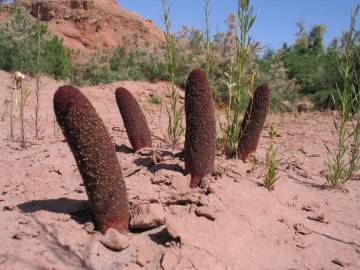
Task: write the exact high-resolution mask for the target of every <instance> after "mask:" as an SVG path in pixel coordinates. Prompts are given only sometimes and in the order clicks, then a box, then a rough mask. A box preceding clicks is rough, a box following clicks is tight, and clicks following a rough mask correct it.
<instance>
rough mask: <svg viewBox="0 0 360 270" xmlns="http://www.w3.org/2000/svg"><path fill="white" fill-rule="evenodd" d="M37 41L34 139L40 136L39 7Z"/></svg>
mask: <svg viewBox="0 0 360 270" xmlns="http://www.w3.org/2000/svg"><path fill="white" fill-rule="evenodd" d="M37 13H38V16H37V18H38V24H37V25H38V29H37V30H38V43H37V56H36V65H37V71H36V88H35V107H34V117H33V119H34V123H33V125H34V132H35V139H37V140H38V139H39V138H40V133H41V127H40V62H41V59H40V56H41V29H40V20H39V18H40V16H39V15H40V8H38V12H37Z"/></svg>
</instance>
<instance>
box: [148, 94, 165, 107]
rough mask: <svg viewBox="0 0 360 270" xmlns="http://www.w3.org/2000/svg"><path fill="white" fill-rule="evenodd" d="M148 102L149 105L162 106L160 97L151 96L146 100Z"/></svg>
mask: <svg viewBox="0 0 360 270" xmlns="http://www.w3.org/2000/svg"><path fill="white" fill-rule="evenodd" d="M148 102H149V103H150V104H155V105H161V104H162V98H161V97H160V96H157V95H153V96H151V97H150V98H149V99H148Z"/></svg>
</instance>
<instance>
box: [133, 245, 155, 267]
mask: <svg viewBox="0 0 360 270" xmlns="http://www.w3.org/2000/svg"><path fill="white" fill-rule="evenodd" d="M154 257H155V252H154V251H153V250H151V249H150V248H145V247H140V248H139V249H138V252H137V259H136V263H137V264H138V265H140V266H142V267H143V266H145V264H147V263H148V262H150V261H152V260H153V259H154Z"/></svg>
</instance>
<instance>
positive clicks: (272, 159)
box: [264, 123, 279, 191]
mask: <svg viewBox="0 0 360 270" xmlns="http://www.w3.org/2000/svg"><path fill="white" fill-rule="evenodd" d="M275 136H276V126H275V124H274V123H272V124H271V127H270V131H269V146H268V149H267V151H266V163H265V170H266V175H265V179H264V186H265V187H266V188H267V189H268V190H269V191H271V190H273V189H274V185H275V183H276V181H277V180H278V164H279V161H278V159H277V148H276V147H275V146H274V138H275Z"/></svg>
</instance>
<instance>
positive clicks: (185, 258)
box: [0, 71, 360, 270]
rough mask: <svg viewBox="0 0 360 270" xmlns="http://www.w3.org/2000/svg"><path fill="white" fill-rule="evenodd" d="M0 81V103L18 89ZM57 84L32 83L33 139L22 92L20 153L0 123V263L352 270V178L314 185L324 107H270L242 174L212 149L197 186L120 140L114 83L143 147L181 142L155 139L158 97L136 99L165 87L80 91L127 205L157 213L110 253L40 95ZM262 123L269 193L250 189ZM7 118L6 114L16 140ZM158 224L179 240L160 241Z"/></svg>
mask: <svg viewBox="0 0 360 270" xmlns="http://www.w3.org/2000/svg"><path fill="white" fill-rule="evenodd" d="M0 78H1V82H2V83H1V86H0V98H1V103H3V102H4V101H5V99H8V98H9V97H10V91H14V92H15V95H16V96H17V97H18V96H19V93H18V92H16V91H15V90H11V87H12V82H11V79H10V74H8V73H5V72H2V71H0ZM62 84H64V82H61V81H54V80H52V79H49V78H45V77H43V78H42V79H41V127H42V128H43V129H44V132H43V133H42V135H41V139H40V140H35V139H34V138H33V129H32V128H31V123H32V116H33V106H34V94H33V92H32V93H31V96H30V98H29V100H28V102H27V106H26V114H25V115H26V134H27V138H28V144H27V148H26V149H23V148H21V147H20V144H19V142H17V141H11V140H9V138H8V136H9V115H8V114H5V118H4V121H1V122H0V138H1V140H0V149H1V153H2V155H1V156H0V224H1V226H0V242H1V247H2V248H1V250H0V269H287V270H290V269H298V270H300V269H326V270H328V269H342V268H345V269H360V183H359V181H356V180H351V181H349V182H348V183H347V184H346V188H347V191H345V192H343V191H337V190H327V189H323V188H322V185H323V184H324V183H326V179H325V177H324V176H323V169H324V161H325V160H326V151H325V147H324V144H328V145H329V146H330V147H334V140H333V139H332V135H331V127H332V117H331V114H330V113H319V112H316V113H304V114H302V115H299V116H297V117H296V116H294V115H290V114H287V115H282V116H281V115H270V116H269V117H268V119H267V123H266V126H265V128H264V130H263V133H262V136H261V139H260V145H259V148H258V152H257V158H258V164H257V165H256V166H255V168H254V169H253V170H251V168H252V165H251V164H250V163H243V162H242V161H239V160H226V159H225V158H224V157H223V155H221V154H220V153H218V155H217V157H216V166H215V167H216V172H217V177H211V178H209V179H208V180H209V182H208V184H207V187H206V188H205V189H201V188H198V189H193V190H191V189H189V188H188V185H189V181H190V176H184V175H183V174H182V170H183V168H184V163H183V162H182V161H179V159H177V158H175V157H172V156H165V160H164V161H162V162H160V163H157V164H155V165H154V164H153V163H152V160H151V158H150V157H146V156H140V155H139V154H133V153H127V152H126V151H124V147H121V145H123V144H124V145H126V146H130V145H129V142H128V140H127V136H126V133H125V130H124V127H123V123H122V120H121V117H120V114H119V111H118V108H117V105H116V101H115V97H114V91H115V89H116V87H119V86H123V87H125V88H127V89H128V90H130V91H131V92H132V93H133V94H134V96H135V97H136V98H137V100H138V101H139V103H140V106H141V107H142V109H143V110H144V112H145V115H146V117H147V120H148V123H149V127H150V129H151V131H152V133H153V141H154V146H155V147H159V148H162V149H164V150H169V151H170V152H171V153H177V152H179V151H180V150H181V148H182V145H180V146H179V147H178V148H177V149H171V148H169V147H167V144H166V142H165V141H164V140H163V138H164V134H165V133H166V129H167V116H166V110H165V103H166V100H167V99H165V100H163V105H162V106H159V105H154V104H150V103H149V102H148V99H149V97H150V95H152V94H156V95H160V96H165V95H166V93H167V91H168V90H167V86H168V84H167V83H164V82H159V83H147V82H129V81H125V82H117V83H113V84H109V85H100V86H94V87H84V88H81V90H82V91H83V93H84V94H85V95H86V96H87V97H88V98H89V99H90V101H91V102H92V103H93V105H94V107H95V108H96V110H97V111H98V113H99V114H100V116H101V117H102V118H103V119H104V122H105V124H106V126H107V128H108V130H109V132H110V133H111V135H112V138H113V141H114V143H116V144H117V145H118V146H117V149H118V152H117V154H118V159H119V161H120V163H121V165H122V167H123V171H124V175H125V176H126V178H125V180H126V185H127V192H128V198H129V201H130V202H131V203H142V204H149V203H151V204H155V205H157V206H158V207H161V208H162V209H163V211H164V213H165V217H166V222H167V225H163V226H160V227H158V228H155V229H152V230H148V231H142V232H141V231H140V232H136V231H135V232H134V231H133V232H129V233H128V234H127V237H128V240H129V247H128V248H126V249H125V250H123V251H121V252H114V251H111V250H109V249H108V248H106V247H105V246H104V245H103V244H102V243H101V242H100V241H99V239H100V238H101V235H100V234H99V233H97V232H94V231H93V230H92V223H91V218H90V214H89V208H88V204H87V196H86V193H85V192H84V187H83V185H82V180H81V177H80V175H79V172H78V170H77V168H76V165H75V161H74V158H73V156H72V154H71V152H70V150H69V147H68V145H67V144H66V142H64V140H63V136H62V134H61V131H60V130H59V129H58V127H57V126H56V125H54V122H53V120H54V115H53V106H52V98H53V94H54V91H55V90H56V89H57V87H58V86H60V85H62ZM34 85H35V83H34V80H33V79H28V80H26V81H25V82H24V86H25V88H28V89H30V90H31V91H33V90H34ZM5 107H6V106H5V105H4V104H2V107H1V111H0V112H1V115H0V117H2V116H3V113H4V110H5ZM15 115H16V116H17V117H18V108H17V109H16V111H15ZM0 120H1V119H0ZM270 122H276V123H277V125H278V133H279V136H278V137H276V140H275V143H276V145H277V146H278V151H279V158H281V162H280V172H279V177H280V178H279V180H278V182H277V183H276V187H275V190H274V191H271V192H269V191H267V190H266V189H265V188H264V187H263V186H261V185H260V183H262V181H263V179H264V161H265V150H266V147H267V144H268V140H269V139H268V131H269V126H270ZM19 124H20V123H19V120H18V119H16V120H15V135H16V136H19ZM201 212H205V213H207V214H208V215H206V214H205V216H208V218H207V217H204V216H199V213H200V215H201ZM314 219H315V220H314ZM316 220H318V221H316ZM166 227H168V229H169V230H170V231H171V232H172V235H173V236H174V235H175V236H176V235H177V236H179V238H172V237H170V235H169V233H168V232H167V230H166ZM341 265H342V266H341Z"/></svg>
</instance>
